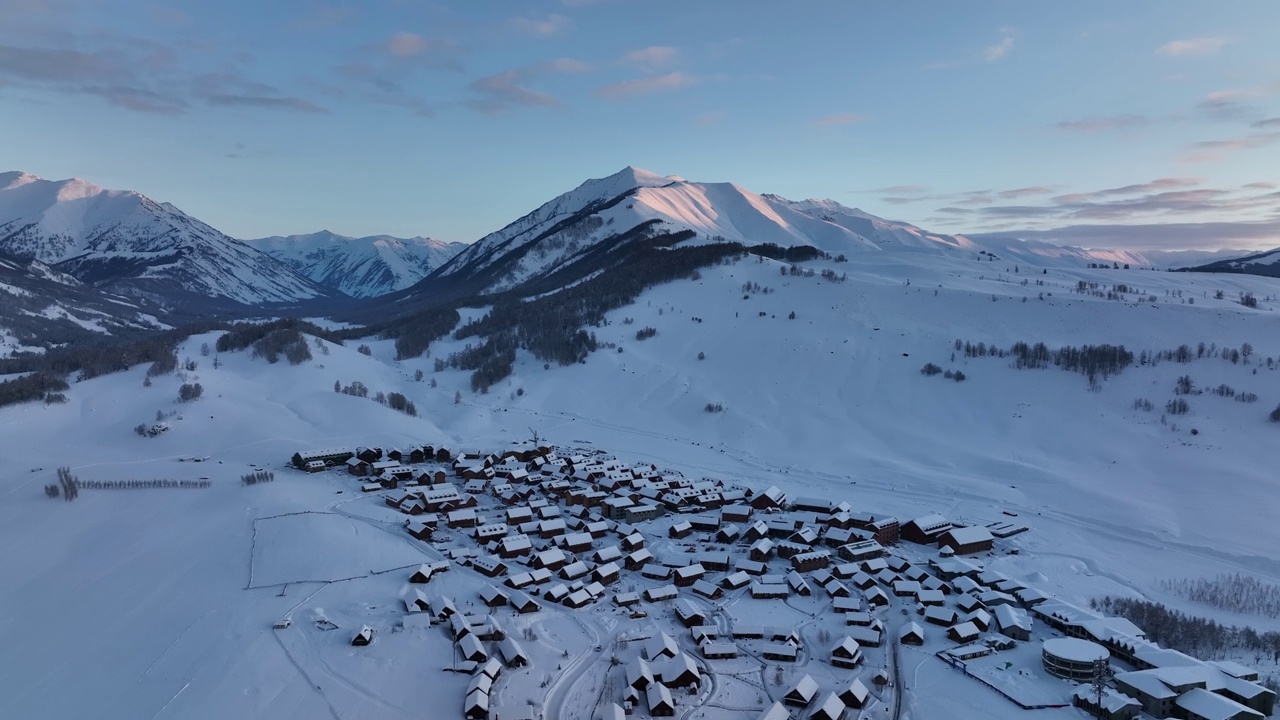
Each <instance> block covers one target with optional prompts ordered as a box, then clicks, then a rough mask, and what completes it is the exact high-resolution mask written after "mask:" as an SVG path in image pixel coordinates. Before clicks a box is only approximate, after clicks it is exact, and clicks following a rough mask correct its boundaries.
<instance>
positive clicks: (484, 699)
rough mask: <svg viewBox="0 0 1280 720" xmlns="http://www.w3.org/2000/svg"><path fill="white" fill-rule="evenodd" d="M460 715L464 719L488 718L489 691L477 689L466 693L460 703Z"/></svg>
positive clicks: (480, 719) (481, 719) (482, 719)
mask: <svg viewBox="0 0 1280 720" xmlns="http://www.w3.org/2000/svg"><path fill="white" fill-rule="evenodd" d="M462 716H463V717H464V718H466V720H489V693H486V692H480V691H478V690H477V691H476V692H473V693H471V694H469V695H467V697H466V699H465V700H463V703H462Z"/></svg>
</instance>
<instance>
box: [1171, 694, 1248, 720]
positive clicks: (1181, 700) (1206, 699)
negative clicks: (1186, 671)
mask: <svg viewBox="0 0 1280 720" xmlns="http://www.w3.org/2000/svg"><path fill="white" fill-rule="evenodd" d="M1173 703H1174V704H1175V705H1177V706H1178V707H1180V708H1182V709H1183V710H1186V711H1188V712H1192V713H1195V714H1196V716H1197V717H1201V718H1204V720H1241V718H1258V719H1259V720H1261V718H1263V717H1264V715H1263V714H1262V713H1260V712H1258V711H1256V710H1252V709H1250V708H1247V707H1245V706H1244V705H1241V704H1240V703H1238V702H1236V701H1234V700H1231V699H1230V698H1227V697H1224V696H1222V695H1219V694H1217V693H1213V692H1209V691H1208V690H1204V689H1202V688H1193V689H1191V690H1188V691H1187V692H1185V693H1183V694H1181V695H1179V696H1178V699H1177V700H1174V701H1173Z"/></svg>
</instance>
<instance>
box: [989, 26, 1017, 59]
mask: <svg viewBox="0 0 1280 720" xmlns="http://www.w3.org/2000/svg"><path fill="white" fill-rule="evenodd" d="M1000 35H1001V37H1000V42H998V43H996V44H995V45H988V46H987V47H985V48H983V50H982V59H983V60H986V61H987V62H996V61H997V60H1001V59H1003V58H1004V56H1005V55H1008V54H1009V51H1010V50H1013V30H1012V29H1010V28H1002V29H1001V30H1000Z"/></svg>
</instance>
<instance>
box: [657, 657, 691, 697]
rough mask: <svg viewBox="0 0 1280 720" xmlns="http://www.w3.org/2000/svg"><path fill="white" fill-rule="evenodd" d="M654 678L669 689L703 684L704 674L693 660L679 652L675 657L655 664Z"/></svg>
mask: <svg viewBox="0 0 1280 720" xmlns="http://www.w3.org/2000/svg"><path fill="white" fill-rule="evenodd" d="M653 677H654V678H655V679H656V680H657V681H658V682H659V683H662V684H663V685H666V686H667V687H680V688H683V687H689V686H691V685H699V684H701V683H702V673H701V672H700V671H699V670H698V665H697V663H695V662H694V661H693V658H691V657H689V656H688V655H686V654H684V653H683V652H677V653H676V654H675V655H674V656H673V657H670V658H667V659H665V660H661V661H659V662H657V663H654V664H653Z"/></svg>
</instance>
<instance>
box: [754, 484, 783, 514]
mask: <svg viewBox="0 0 1280 720" xmlns="http://www.w3.org/2000/svg"><path fill="white" fill-rule="evenodd" d="M750 504H751V507H752V508H754V509H756V510H781V509H782V508H783V507H784V506H786V504H787V494H786V493H784V492H782V490H780V489H779V488H778V486H777V485H770V486H769V487H768V489H766V490H765V491H764V492H762V493H759V494H758V495H754V496H752V498H751V500H750Z"/></svg>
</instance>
